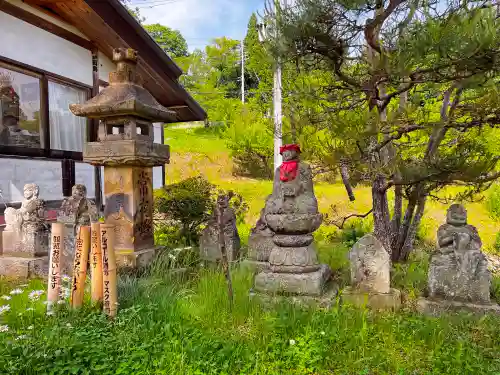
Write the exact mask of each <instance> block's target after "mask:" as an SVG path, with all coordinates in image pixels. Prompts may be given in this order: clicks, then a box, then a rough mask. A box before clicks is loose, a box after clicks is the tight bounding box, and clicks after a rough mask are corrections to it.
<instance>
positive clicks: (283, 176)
mask: <svg viewBox="0 0 500 375" xmlns="http://www.w3.org/2000/svg"><path fill="white" fill-rule="evenodd" d="M281 154H282V156H283V164H282V165H281V166H280V167H279V168H278V169H276V172H275V174H274V182H273V193H272V194H271V195H270V196H269V197H268V198H267V201H266V207H265V209H264V212H265V214H266V215H268V214H313V215H314V214H317V213H318V201H317V200H316V197H315V196H314V188H313V181H312V172H311V167H310V166H309V165H308V164H306V163H303V162H301V161H300V159H299V154H300V147H299V146H298V145H287V146H284V147H282V153H281Z"/></svg>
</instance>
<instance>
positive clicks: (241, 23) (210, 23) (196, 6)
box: [130, 0, 265, 51]
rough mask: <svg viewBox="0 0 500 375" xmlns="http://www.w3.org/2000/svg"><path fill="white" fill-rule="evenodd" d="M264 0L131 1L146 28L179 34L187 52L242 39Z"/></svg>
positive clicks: (261, 7)
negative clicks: (164, 28)
mask: <svg viewBox="0 0 500 375" xmlns="http://www.w3.org/2000/svg"><path fill="white" fill-rule="evenodd" d="M264 3H265V0H132V1H131V4H130V5H131V7H133V8H135V7H139V9H140V13H141V15H142V16H144V17H146V21H145V22H144V23H145V24H153V23H160V24H162V25H165V26H168V27H170V28H172V29H176V30H179V31H180V32H181V34H182V35H183V36H184V38H185V39H186V41H187V43H188V46H189V50H190V51H193V50H194V49H196V48H201V49H202V48H204V46H205V45H207V44H209V43H210V41H211V40H212V39H214V38H217V37H221V36H226V37H228V38H231V39H242V38H244V37H245V34H246V30H247V26H248V20H249V18H250V16H251V14H252V12H255V11H261V10H262V9H263V8H264Z"/></svg>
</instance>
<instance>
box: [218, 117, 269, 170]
mask: <svg viewBox="0 0 500 375" xmlns="http://www.w3.org/2000/svg"><path fill="white" fill-rule="evenodd" d="M269 129H272V126H271V125H270V122H269V120H268V119H266V118H264V117H263V116H262V115H261V114H260V113H259V112H257V111H252V110H250V109H248V110H244V111H243V112H242V114H241V116H240V117H239V118H238V119H236V120H235V122H234V123H233V124H231V126H230V127H229V128H228V129H227V131H226V133H225V134H226V144H227V147H228V148H229V150H230V151H231V156H232V158H233V162H234V164H235V167H234V173H235V174H236V175H239V176H246V177H253V178H264V179H272V178H273V175H274V171H273V163H274V149H273V135H272V131H269Z"/></svg>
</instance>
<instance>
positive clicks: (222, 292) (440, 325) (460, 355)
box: [0, 269, 500, 375]
mask: <svg viewBox="0 0 500 375" xmlns="http://www.w3.org/2000/svg"><path fill="white" fill-rule="evenodd" d="M167 271H168V270H165V269H163V270H162V271H161V272H159V273H157V274H153V275H150V277H147V278H142V279H139V278H134V277H127V276H123V277H122V278H121V279H120V285H119V286H120V287H119V293H120V306H119V307H120V311H119V314H118V316H117V318H116V319H115V320H114V321H109V320H107V319H106V318H105V317H104V316H103V315H102V314H101V313H100V312H99V311H97V310H95V309H94V308H92V307H90V306H88V305H86V306H85V307H84V308H83V309H82V310H80V311H71V310H68V309H67V308H66V307H64V306H63V307H61V309H60V310H59V311H58V312H57V314H56V315H55V316H51V317H47V316H45V314H44V309H45V306H44V305H43V304H42V302H41V301H35V302H33V303H32V302H27V298H26V295H27V291H28V290H29V289H33V288H35V289H38V288H40V286H41V284H40V282H38V281H32V282H31V283H30V285H29V286H28V287H26V288H25V292H24V293H23V294H21V295H17V296H13V298H12V300H11V301H10V302H11V303H12V304H13V305H14V304H15V306H16V307H15V309H14V308H13V309H12V310H11V311H9V312H7V313H6V314H4V315H3V316H2V317H1V319H2V320H3V321H7V322H8V324H9V329H10V332H4V333H0V373H1V374H65V375H66V374H176V373H177V374H186V375H189V374H193V375H194V374H259V375H262V374H498V372H499V371H500V356H499V355H498V354H499V353H500V328H499V327H500V325H499V323H500V319H499V318H494V317H483V318H478V317H472V316H445V317H442V318H428V317H424V316H420V315H417V314H415V313H413V312H411V311H410V310H404V311H402V312H400V313H397V314H393V313H372V312H370V311H366V310H360V309H351V308H348V307H341V306H339V305H337V306H335V307H334V308H333V309H331V310H321V309H309V310H307V309H306V310H300V309H297V308H293V307H291V306H288V305H277V306H276V307H275V308H273V309H269V308H264V307H263V306H261V305H260V304H259V302H258V300H257V299H256V298H255V297H250V296H249V290H250V288H251V287H252V275H250V274H248V273H245V272H244V271H243V270H239V269H235V270H233V284H234V292H235V294H234V295H235V298H234V308H233V309H232V310H230V309H229V303H228V298H227V292H226V290H227V289H226V284H225V280H224V278H223V276H222V274H221V273H219V272H217V271H216V270H204V269H201V270H198V271H196V272H195V273H194V274H192V275H191V278H190V279H189V280H188V281H184V282H182V283H180V282H178V281H175V280H174V279H171V278H169V277H168V272H167ZM8 291H9V290H8V289H7V286H6V285H5V284H4V285H3V286H2V292H3V293H8ZM33 305H34V306H35V310H34V311H29V312H26V311H25V306H33ZM19 312H21V313H22V316H18V313H19ZM3 324H5V323H3ZM31 326H33V328H32V329H28V327H30V328H31ZM20 335H27V336H28V337H24V338H20V339H17V340H16V338H18V337H19V336H20Z"/></svg>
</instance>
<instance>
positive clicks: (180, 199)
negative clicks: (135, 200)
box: [155, 176, 215, 245]
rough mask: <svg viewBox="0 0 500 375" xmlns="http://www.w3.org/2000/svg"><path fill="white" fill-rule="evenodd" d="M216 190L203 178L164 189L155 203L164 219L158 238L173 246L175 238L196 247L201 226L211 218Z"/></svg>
mask: <svg viewBox="0 0 500 375" xmlns="http://www.w3.org/2000/svg"><path fill="white" fill-rule="evenodd" d="M214 188H215V186H214V185H212V184H211V183H209V182H208V181H207V180H205V179H204V178H203V177H201V176H198V177H191V178H188V179H186V180H183V181H181V182H179V183H176V184H172V185H168V186H165V187H163V189H162V190H160V193H159V194H157V196H156V199H155V211H156V213H157V214H158V216H161V218H162V219H163V220H161V222H160V224H159V225H158V230H157V234H156V235H157V237H160V238H162V236H163V237H166V238H164V239H163V240H164V241H166V242H167V243H168V244H171V242H175V241H172V238H171V237H172V234H173V235H174V236H178V239H179V240H181V239H182V240H185V244H186V245H191V244H196V243H197V235H198V233H199V228H200V226H201V225H202V224H203V223H204V222H206V221H207V220H208V219H209V217H210V213H211V203H212V197H211V195H212V191H213V190H214ZM175 228H178V229H179V230H178V231H177V232H176V231H175ZM174 238H175V237H174Z"/></svg>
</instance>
